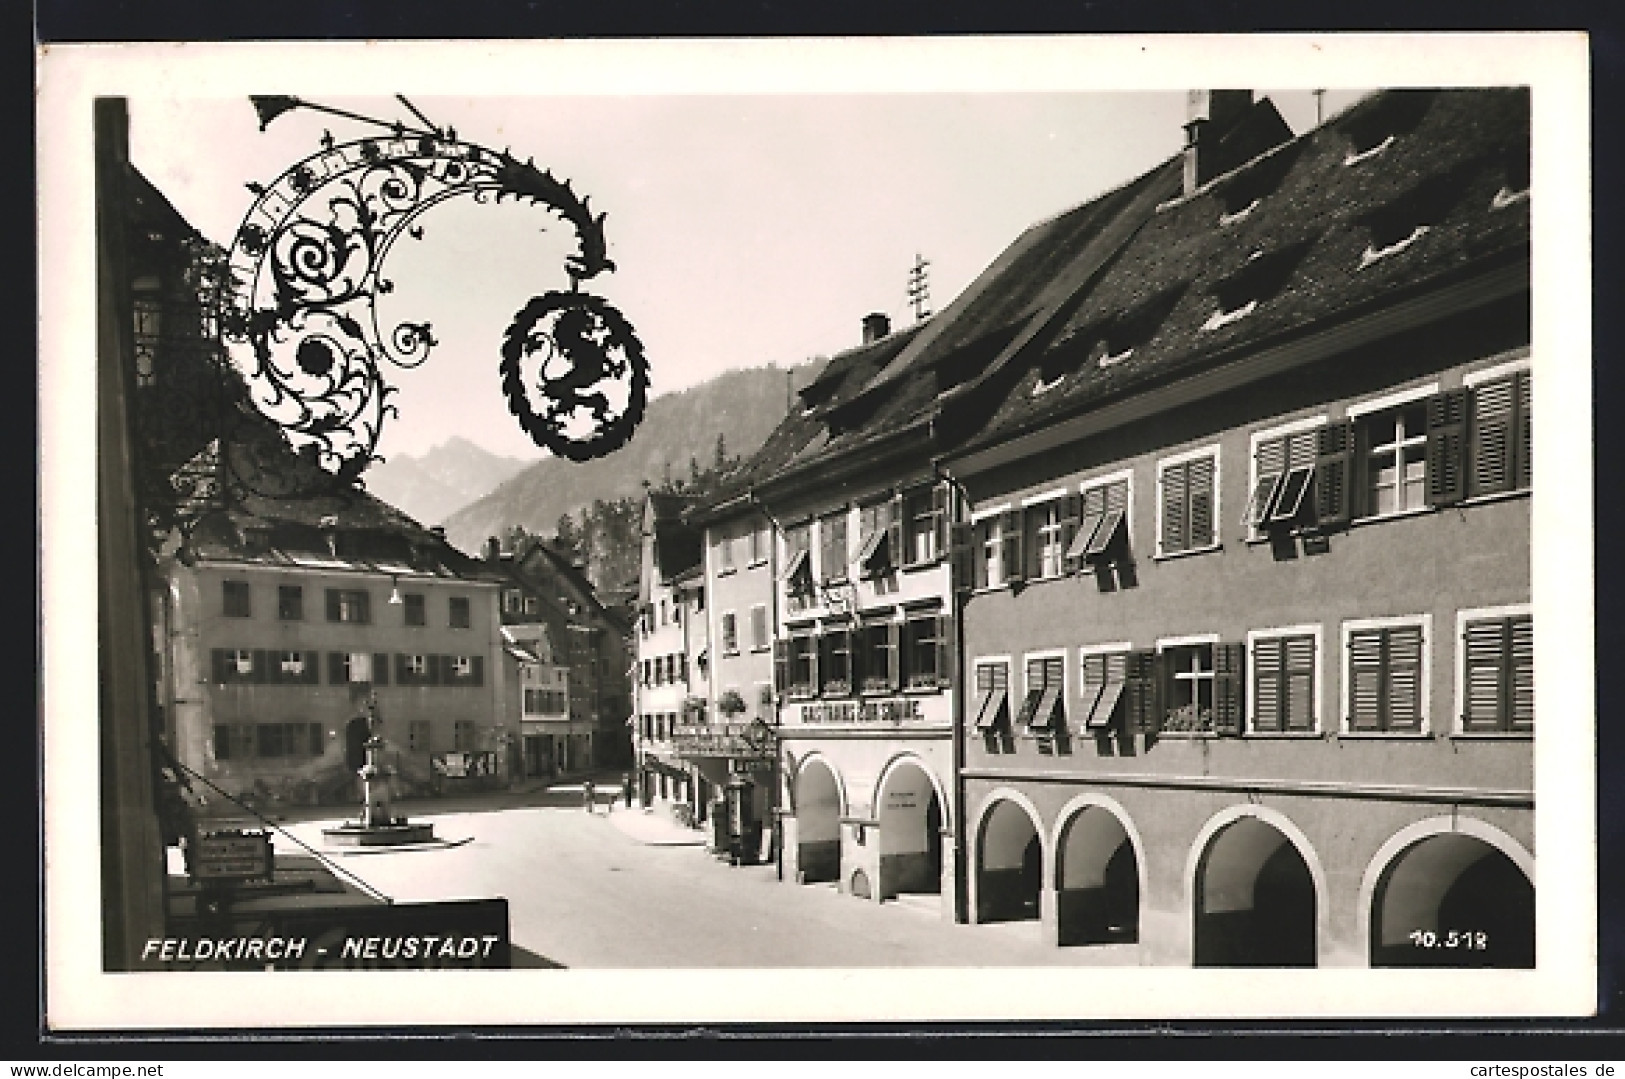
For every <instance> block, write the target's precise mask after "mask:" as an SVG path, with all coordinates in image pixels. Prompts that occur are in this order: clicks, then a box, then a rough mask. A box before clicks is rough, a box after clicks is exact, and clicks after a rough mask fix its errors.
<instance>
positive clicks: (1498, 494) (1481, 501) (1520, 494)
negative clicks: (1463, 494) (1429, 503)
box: [1442, 487, 1532, 509]
mask: <svg viewBox="0 0 1625 1079" xmlns="http://www.w3.org/2000/svg"><path fill="white" fill-rule="evenodd" d="M1531 493H1532V490H1531V488H1528V487H1514V488H1513V489H1512V490H1510V491H1494V492H1492V493H1490V494H1487V495H1474V496H1472V497H1471V498H1464V499H1462V500H1461V501H1460V502H1458V503H1456V505H1458V506H1487V505H1489V504H1490V503H1492V502H1506V501H1508V500H1510V499H1514V498H1528V497H1529V496H1530V494H1531ZM1442 508H1443V509H1451V508H1452V507H1450V506H1444V507H1442Z"/></svg>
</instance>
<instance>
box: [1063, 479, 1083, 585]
mask: <svg viewBox="0 0 1625 1079" xmlns="http://www.w3.org/2000/svg"><path fill="white" fill-rule="evenodd" d="M1082 517H1083V498H1082V496H1080V495H1078V494H1076V493H1074V494H1069V495H1067V496H1066V502H1065V503H1064V505H1063V506H1062V507H1061V555H1062V558H1063V560H1069V559H1068V557H1067V556H1069V555H1070V554H1071V551H1072V544H1073V542H1074V541H1076V540H1077V538H1078V521H1079V520H1080V519H1081V518H1082ZM1068 568H1069V567H1067V566H1065V564H1064V561H1063V566H1062V572H1066V571H1067V569H1068ZM1070 568H1071V569H1074V570H1075V569H1076V568H1077V566H1076V565H1075V564H1074V565H1073V566H1072V567H1070Z"/></svg>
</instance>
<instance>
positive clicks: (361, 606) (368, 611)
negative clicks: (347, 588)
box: [355, 592, 372, 625]
mask: <svg viewBox="0 0 1625 1079" xmlns="http://www.w3.org/2000/svg"><path fill="white" fill-rule="evenodd" d="M355 598H356V599H357V601H358V603H357V606H356V610H357V611H358V612H360V613H359V616H358V620H359V621H360V622H361V623H362V624H363V625H366V624H368V623H370V622H371V621H372V593H371V592H357V593H356V595H355Z"/></svg>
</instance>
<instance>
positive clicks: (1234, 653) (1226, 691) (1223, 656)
mask: <svg viewBox="0 0 1625 1079" xmlns="http://www.w3.org/2000/svg"><path fill="white" fill-rule="evenodd" d="M1246 661H1247V647H1246V645H1243V644H1240V643H1237V642H1232V643H1228V644H1216V645H1214V646H1213V730H1214V732H1215V733H1217V734H1222V735H1229V736H1230V737H1232V738H1238V737H1240V736H1241V727H1242V716H1243V714H1244V713H1243V709H1242V704H1243V699H1242V698H1243V679H1242V671H1243V670H1245V666H1244V664H1245V663H1246Z"/></svg>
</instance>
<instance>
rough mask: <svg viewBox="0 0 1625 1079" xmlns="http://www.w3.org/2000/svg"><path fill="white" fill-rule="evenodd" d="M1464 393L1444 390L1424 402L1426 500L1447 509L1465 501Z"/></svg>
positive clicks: (1465, 444) (1465, 408)
mask: <svg viewBox="0 0 1625 1079" xmlns="http://www.w3.org/2000/svg"><path fill="white" fill-rule="evenodd" d="M1466 452H1467V391H1466V390H1445V391H1444V392H1443V393H1436V394H1434V395H1433V396H1432V397H1429V398H1428V407H1427V470H1428V491H1427V500H1428V505H1430V506H1451V505H1454V504H1456V503H1457V502H1460V501H1461V500H1462V499H1463V498H1465V497H1467V469H1466Z"/></svg>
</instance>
